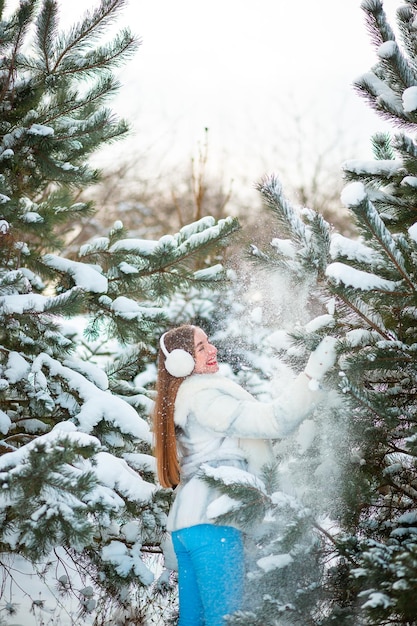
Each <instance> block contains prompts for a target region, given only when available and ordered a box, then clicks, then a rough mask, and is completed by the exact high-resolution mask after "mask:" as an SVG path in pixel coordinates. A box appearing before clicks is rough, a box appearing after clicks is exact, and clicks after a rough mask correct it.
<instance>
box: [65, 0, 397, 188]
mask: <svg viewBox="0 0 417 626" xmlns="http://www.w3.org/2000/svg"><path fill="white" fill-rule="evenodd" d="M61 2H62V16H63V18H66V17H67V16H68V17H69V19H70V20H71V21H72V20H73V19H74V17H73V16H74V6H77V7H78V6H79V8H80V11H82V10H84V9H85V8H87V7H88V6H95V5H96V3H97V2H96V1H92V2H89V3H88V2H87V3H86V2H85V1H83V2H82V1H81V0H61ZM400 4H402V2H401V0H384V6H385V9H386V12H387V13H388V15H389V16H390V17H392V16H393V15H394V11H395V9H396V8H397V7H398V6H399V5H400ZM391 22H393V19H392V20H391ZM118 24H120V25H122V24H128V25H129V26H130V27H131V28H132V30H133V31H134V32H135V33H137V34H138V35H139V36H140V37H141V39H142V45H141V47H140V48H139V51H138V52H137V54H136V57H135V59H134V60H133V61H131V62H130V63H129V64H128V66H126V68H124V69H123V71H122V73H121V80H122V82H123V85H124V86H123V90H122V92H121V94H120V97H119V98H117V100H114V101H113V103H112V107H113V108H114V109H115V111H116V112H117V113H118V114H119V115H121V116H123V117H126V118H128V119H129V120H130V122H131V123H132V125H133V128H134V131H135V138H134V140H129V141H128V142H124V143H123V146H118V147H117V148H112V150H113V152H112V158H114V157H115V155H116V153H117V151H119V152H120V151H122V152H123V151H124V152H126V151H129V152H130V151H137V152H138V153H144V152H148V154H149V163H148V164H149V165H150V167H151V168H152V167H155V168H161V169H162V170H163V168H164V166H165V165H166V166H169V165H172V164H173V163H176V162H177V163H184V162H186V161H187V159H190V158H191V156H195V155H196V153H197V149H198V145H199V144H200V143H201V142H202V141H203V139H204V128H205V127H208V128H209V144H210V154H211V157H212V159H213V160H214V161H216V163H217V165H218V167H219V169H220V170H221V171H222V172H223V175H224V176H225V178H228V177H232V176H233V177H236V178H240V179H243V178H245V177H247V179H248V180H249V181H252V183H253V181H256V180H258V179H259V177H260V176H263V175H264V174H266V173H270V172H271V171H275V166H276V165H277V164H278V166H279V165H280V163H281V162H282V160H283V158H284V160H285V155H286V154H287V153H288V157H287V158H288V159H289V160H291V159H292V158H293V157H292V154H291V151H290V148H291V145H292V144H293V143H294V132H295V130H294V128H295V126H296V124H295V122H296V120H297V124H298V132H301V134H302V136H303V137H305V145H304V146H303V150H305V151H306V152H313V153H314V149H316V148H314V146H316V145H318V144H320V143H322V144H323V141H324V139H323V137H324V136H325V137H326V140H329V141H330V142H332V141H334V143H335V144H336V146H337V147H336V150H340V152H341V156H340V158H341V159H343V160H345V158H362V157H363V156H364V155H365V154H366V156H369V155H370V142H369V138H370V136H371V135H372V133H373V132H375V130H380V129H381V128H388V127H387V126H384V125H383V123H382V121H379V120H378V118H377V117H376V115H375V114H374V113H372V112H371V111H370V109H369V107H368V106H367V104H366V103H365V102H364V101H363V100H362V99H361V98H359V96H358V95H357V94H356V93H355V92H354V91H353V88H352V86H351V84H352V81H353V80H354V79H355V78H356V77H357V76H358V75H360V74H362V73H365V72H366V71H368V70H369V69H370V67H371V66H372V64H373V62H374V61H375V53H374V50H373V48H372V46H371V43H370V40H369V36H368V34H367V31H366V27H365V21H364V12H363V11H362V9H361V8H360V0H314V1H312V0H297V1H295V2H291V0H210V1H208V0H207V1H202V0H128V1H127V6H126V8H125V9H124V11H123V13H122V15H121V17H120V20H119V22H118ZM317 149H319V148H317ZM321 149H323V147H322V148H321ZM332 149H335V148H332ZM311 158H313V159H314V154H313V156H312V157H311ZM336 158H338V157H336ZM155 173H156V172H155ZM252 183H250V184H252Z"/></svg>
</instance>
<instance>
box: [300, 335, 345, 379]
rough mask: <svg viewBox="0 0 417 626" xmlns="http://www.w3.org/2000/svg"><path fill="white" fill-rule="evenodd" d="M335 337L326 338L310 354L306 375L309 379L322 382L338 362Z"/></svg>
mask: <svg viewBox="0 0 417 626" xmlns="http://www.w3.org/2000/svg"><path fill="white" fill-rule="evenodd" d="M336 343H337V339H335V337H330V336H328V337H324V339H322V340H321V342H320V343H319V345H318V346H317V348H316V349H315V350H314V351H313V352H312V353H311V354H310V358H309V359H308V361H307V365H306V367H305V369H304V373H305V374H306V376H307V377H308V378H313V379H315V380H320V379H321V378H323V376H324V375H325V373H326V372H327V371H328V370H329V369H330V368H331V367H332V366H333V365H334V364H335V362H336V349H335V346H336Z"/></svg>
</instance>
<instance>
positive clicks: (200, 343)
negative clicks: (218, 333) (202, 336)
mask: <svg viewBox="0 0 417 626" xmlns="http://www.w3.org/2000/svg"><path fill="white" fill-rule="evenodd" d="M203 343H204V341H199V342H198V343H197V344H196V346H195V347H196V348H198V346H202V345H203Z"/></svg>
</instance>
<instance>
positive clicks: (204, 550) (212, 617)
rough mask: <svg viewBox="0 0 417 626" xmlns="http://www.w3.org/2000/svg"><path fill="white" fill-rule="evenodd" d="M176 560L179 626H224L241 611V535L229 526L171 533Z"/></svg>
mask: <svg viewBox="0 0 417 626" xmlns="http://www.w3.org/2000/svg"><path fill="white" fill-rule="evenodd" d="M172 543H173V545H174V550H175V553H176V555H177V560H178V589H179V605H180V619H179V622H178V626H224V622H223V616H224V615H228V614H229V613H233V612H234V611H237V610H239V609H240V608H241V604H242V598H243V582H244V559H243V542H242V534H241V532H240V531H239V530H237V529H236V528H233V527H231V526H214V525H211V524H200V525H198V526H190V527H189V528H182V529H181V530H177V531H175V532H173V533H172Z"/></svg>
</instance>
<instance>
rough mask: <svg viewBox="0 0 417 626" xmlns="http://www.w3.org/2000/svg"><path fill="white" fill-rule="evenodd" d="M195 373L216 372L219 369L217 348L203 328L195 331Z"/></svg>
mask: <svg viewBox="0 0 417 626" xmlns="http://www.w3.org/2000/svg"><path fill="white" fill-rule="evenodd" d="M194 360H195V367H194V374H215V373H216V372H218V371H219V366H218V363H217V348H215V347H214V346H213V345H212V344H211V343H210V342H209V340H208V338H207V335H206V333H205V332H204V330H202V329H201V328H196V329H195V331H194Z"/></svg>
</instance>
